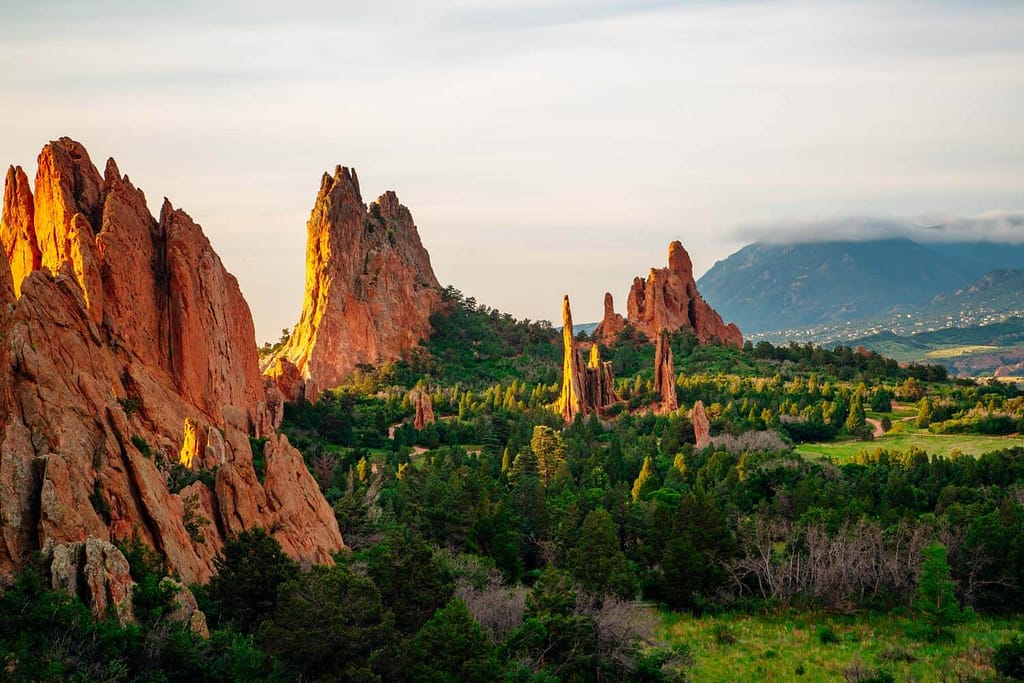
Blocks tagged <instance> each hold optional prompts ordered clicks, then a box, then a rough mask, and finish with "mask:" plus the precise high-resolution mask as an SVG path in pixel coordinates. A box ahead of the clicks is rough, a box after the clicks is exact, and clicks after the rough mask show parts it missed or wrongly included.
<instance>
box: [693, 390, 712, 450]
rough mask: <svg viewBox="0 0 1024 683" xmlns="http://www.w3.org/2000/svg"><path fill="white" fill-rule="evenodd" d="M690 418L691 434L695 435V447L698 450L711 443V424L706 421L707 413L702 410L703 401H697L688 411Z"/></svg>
mask: <svg viewBox="0 0 1024 683" xmlns="http://www.w3.org/2000/svg"><path fill="white" fill-rule="evenodd" d="M690 420H691V421H692V422H693V434H694V436H695V437H696V446H695V448H696V449H697V450H698V451H699V450H702V449H704V448H707V447H708V446H710V445H711V424H710V423H709V422H708V413H707V411H706V410H704V402H703V401H697V402H696V403H694V404H693V410H692V411H690Z"/></svg>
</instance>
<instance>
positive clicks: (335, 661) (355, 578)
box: [259, 564, 394, 681]
mask: <svg viewBox="0 0 1024 683" xmlns="http://www.w3.org/2000/svg"><path fill="white" fill-rule="evenodd" d="M259 640H260V643H261V644H262V645H263V647H264V648H265V649H266V650H267V651H268V652H271V653H272V654H275V655H277V656H278V657H280V658H281V660H282V661H284V662H285V663H286V664H287V665H288V666H289V667H290V668H291V669H292V671H293V673H294V675H295V677H296V678H304V679H318V678H328V677H330V678H331V679H333V680H344V681H373V680H378V679H377V675H376V674H375V673H374V671H373V668H372V667H373V664H374V663H375V662H376V658H377V657H379V656H380V653H381V652H382V651H383V650H384V649H385V648H386V647H387V646H388V645H389V644H391V643H393V642H394V628H393V626H392V617H391V613H390V612H386V611H385V610H384V607H383V604H382V603H381V597H380V592H379V591H378V590H377V587H376V586H375V585H374V583H373V581H371V580H370V579H368V578H366V577H365V576H359V575H358V574H355V573H354V572H352V570H351V569H349V568H348V567H347V566H345V565H343V564H338V565H335V566H333V567H324V566H316V567H313V568H312V569H310V570H309V571H308V572H306V573H305V574H301V575H300V576H298V577H296V578H294V579H291V580H290V581H286V582H285V583H283V584H282V585H281V588H280V591H279V594H278V602H277V606H276V608H275V609H274V616H273V619H272V620H271V621H269V622H267V624H266V625H265V626H264V627H263V629H261V631H260V638H259ZM385 663H386V662H385Z"/></svg>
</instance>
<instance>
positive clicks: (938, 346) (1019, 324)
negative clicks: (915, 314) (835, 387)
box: [848, 318, 1024, 376]
mask: <svg viewBox="0 0 1024 683" xmlns="http://www.w3.org/2000/svg"><path fill="white" fill-rule="evenodd" d="M848 345H850V346H864V347H866V348H868V349H870V350H871V351H877V352H878V353H881V354H884V355H886V356H889V357H890V358H894V359H896V360H899V361H927V362H930V363H939V364H941V365H944V366H946V367H947V368H948V369H949V370H950V371H951V372H952V373H953V374H966V375H972V376H977V375H997V376H1009V375H1012V376H1022V375H1024V318H1010V319H1009V320H1006V321H1004V322H1001V323H993V324H991V325H977V326H973V327H965V328H955V327H954V328H948V329H944V330H935V331H933V332H920V333H918V334H913V335H908V336H900V335H897V334H894V333H892V332H880V333H878V334H873V335H871V336H868V337H864V338H862V339H854V340H852V341H850V342H848Z"/></svg>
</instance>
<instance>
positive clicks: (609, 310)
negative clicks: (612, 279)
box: [604, 292, 615, 318]
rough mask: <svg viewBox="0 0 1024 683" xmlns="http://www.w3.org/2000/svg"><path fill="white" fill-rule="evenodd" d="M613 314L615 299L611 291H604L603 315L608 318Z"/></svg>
mask: <svg viewBox="0 0 1024 683" xmlns="http://www.w3.org/2000/svg"><path fill="white" fill-rule="evenodd" d="M613 315H615V299H613V298H612V293H611V292H605V293H604V317H605V318H608V317H610V316H613Z"/></svg>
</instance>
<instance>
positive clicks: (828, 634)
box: [818, 626, 839, 645]
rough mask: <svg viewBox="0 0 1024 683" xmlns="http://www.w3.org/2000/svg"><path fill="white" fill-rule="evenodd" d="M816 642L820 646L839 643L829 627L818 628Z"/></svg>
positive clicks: (837, 637)
mask: <svg viewBox="0 0 1024 683" xmlns="http://www.w3.org/2000/svg"><path fill="white" fill-rule="evenodd" d="M818 640H819V641H820V642H821V644H822V645H831V644H832V643H838V642H839V636H838V635H836V632H835V631H833V630H832V627H830V626H819V627H818Z"/></svg>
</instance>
